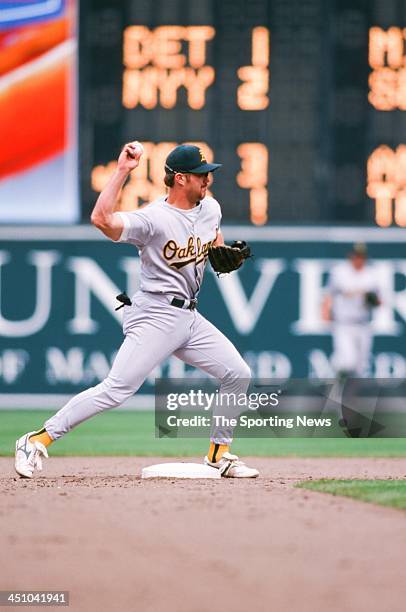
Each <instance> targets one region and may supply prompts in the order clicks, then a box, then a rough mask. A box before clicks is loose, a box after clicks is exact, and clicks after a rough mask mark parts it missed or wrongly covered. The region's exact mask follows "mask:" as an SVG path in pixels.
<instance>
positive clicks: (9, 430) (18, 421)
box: [0, 410, 406, 457]
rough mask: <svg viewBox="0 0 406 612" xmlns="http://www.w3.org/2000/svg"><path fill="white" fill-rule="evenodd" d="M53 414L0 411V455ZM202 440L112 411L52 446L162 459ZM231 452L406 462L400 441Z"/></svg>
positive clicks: (253, 444) (148, 418) (322, 442)
mask: <svg viewBox="0 0 406 612" xmlns="http://www.w3.org/2000/svg"><path fill="white" fill-rule="evenodd" d="M53 413H54V412H53V411H33V410H0V455H3V456H7V455H11V454H13V452H14V443H15V440H16V438H17V437H19V436H21V435H22V434H23V433H25V432H27V431H32V430H35V429H39V428H41V427H42V425H43V423H44V421H45V420H46V419H47V418H49V416H51V415H52V414H53ZM206 451H207V440H206V439H200V438H199V439H169V438H156V437H155V428H154V413H153V412H126V411H115V412H114V411H113V412H107V413H105V414H102V415H99V416H97V417H95V418H93V419H91V420H90V421H87V422H86V423H83V424H82V425H80V426H79V427H78V428H77V429H75V430H74V431H72V432H71V433H70V434H69V435H67V436H65V437H64V438H63V439H62V440H60V441H59V442H57V443H55V444H54V445H53V446H52V455H57V456H68V455H70V456H73V455H82V456H92V455H101V456H103V455H109V456H114V455H116V456H128V455H130V456H131V455H138V456H144V457H147V456H164V457H188V456H189V457H190V456H199V455H204V454H205V453H206ZM233 451H234V452H235V453H237V454H241V455H251V456H257V457H268V456H269V457H271V456H274V457H285V456H296V457H405V456H406V442H405V440H404V439H403V438H393V439H392V438H387V439H385V438H381V439H360V440H351V439H347V438H337V439H336V438H329V439H320V438H318V439H311V438H308V439H304V438H294V439H288V438H284V439H280V438H269V439H268V438H257V439H254V438H245V439H243V438H240V439H236V440H235V442H234V444H233Z"/></svg>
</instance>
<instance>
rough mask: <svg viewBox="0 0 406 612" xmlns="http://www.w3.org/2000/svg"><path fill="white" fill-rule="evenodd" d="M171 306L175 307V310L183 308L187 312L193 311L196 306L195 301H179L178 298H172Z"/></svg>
mask: <svg viewBox="0 0 406 612" xmlns="http://www.w3.org/2000/svg"><path fill="white" fill-rule="evenodd" d="M171 306H176V308H185V309H187V310H194V309H195V308H196V306H197V300H196V299H192V300H181V299H180V298H176V297H174V298H173V300H172V302H171Z"/></svg>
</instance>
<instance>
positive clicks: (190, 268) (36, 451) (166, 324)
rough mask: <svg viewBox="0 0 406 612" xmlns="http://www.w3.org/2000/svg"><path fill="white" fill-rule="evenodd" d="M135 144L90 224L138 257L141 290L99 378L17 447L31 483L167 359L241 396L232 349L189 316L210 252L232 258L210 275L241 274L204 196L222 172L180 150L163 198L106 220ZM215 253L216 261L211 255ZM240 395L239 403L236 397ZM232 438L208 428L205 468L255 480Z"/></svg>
mask: <svg viewBox="0 0 406 612" xmlns="http://www.w3.org/2000/svg"><path fill="white" fill-rule="evenodd" d="M142 152H143V149H142V145H140V143H137V142H132V143H128V144H126V145H125V146H124V147H123V149H122V151H121V154H120V156H119V158H118V164H117V168H116V170H115V172H114V174H113V175H112V177H111V179H110V180H109V182H108V184H107V185H106V187H105V188H104V189H103V191H102V192H101V194H100V195H99V198H98V199H97V202H96V204H95V207H94V210H93V213H92V216H91V221H92V223H93V224H94V225H95V226H96V227H98V228H99V229H100V230H101V231H102V232H103V233H104V234H105V235H106V236H107V237H108V238H110V239H111V240H113V241H115V242H125V243H129V244H132V245H134V246H135V247H137V249H138V250H139V253H140V259H141V274H140V290H139V291H138V292H137V293H136V294H135V295H134V296H132V299H131V300H130V299H128V300H127V302H128V303H127V305H126V306H125V307H124V317H123V331H124V334H125V338H124V342H123V344H122V345H121V347H120V349H119V351H118V353H117V356H116V358H115V360H114V363H113V366H112V368H111V371H110V373H109V374H108V376H107V378H106V379H105V380H103V381H102V382H101V383H100V384H98V385H96V386H95V387H92V388H90V389H87V390H86V391H83V392H82V393H79V394H78V395H76V396H75V397H73V398H72V399H71V400H70V401H69V402H68V403H67V404H66V405H65V406H63V407H62V408H61V410H59V412H57V413H56V414H55V415H54V416H52V417H51V418H50V419H49V420H48V421H46V423H45V424H44V427H43V429H41V430H39V431H34V432H29V433H26V434H25V435H23V436H22V437H21V438H19V439H18V440H17V442H16V455H15V468H16V471H17V472H18V474H20V476H23V477H26V478H31V477H32V476H33V474H34V471H35V469H41V468H42V459H43V457H48V453H47V447H48V446H49V445H50V444H51V443H52V442H54V441H55V440H59V438H61V437H62V436H64V435H65V434H66V433H68V432H69V431H70V430H71V429H73V428H74V427H76V426H77V425H79V424H80V423H82V422H83V421H86V420H87V419H89V418H91V417H92V416H94V415H96V414H99V413H100V412H103V411H104V410H109V409H110V408H114V407H115V406H119V405H120V404H122V403H123V402H124V401H125V400H126V399H127V398H129V397H131V396H132V395H133V393H135V392H136V391H137V390H138V389H139V387H140V386H141V385H142V383H143V382H144V380H145V378H146V377H147V376H148V375H149V374H150V372H151V371H152V370H153V369H154V367H156V366H157V365H158V364H159V363H161V362H162V361H163V360H164V359H166V358H167V357H169V356H170V355H176V356H177V357H179V358H180V359H182V360H183V361H184V362H186V363H188V364H190V365H192V366H195V367H198V368H200V369H201V370H203V371H204V372H206V373H207V374H209V375H211V376H213V377H215V378H217V379H219V380H220V382H221V385H220V394H221V393H229V394H233V393H235V394H236V396H239V394H240V393H245V392H246V390H247V388H248V384H249V379H250V377H251V373H250V369H249V367H248V365H247V364H246V363H245V361H244V360H243V359H242V357H241V355H240V354H239V353H238V351H237V350H236V348H235V347H234V346H233V344H232V343H231V342H230V340H228V338H226V337H225V336H224V335H223V334H222V333H221V332H220V331H219V330H218V329H217V328H216V327H214V325H212V324H211V323H210V322H209V321H207V320H206V319H205V318H204V317H203V316H202V315H201V314H200V313H199V312H198V311H197V309H196V305H197V295H198V293H199V290H200V286H201V283H202V279H203V273H204V269H205V266H206V263H207V259H208V256H209V254H210V253H214V254H216V255H218V254H220V259H221V255H222V253H223V252H224V253H225V255H226V258H227V259H230V257H231V259H234V258H235V261H233V262H232V263H231V265H228V263H227V262H226V264H227V265H224V266H223V267H222V266H220V267H219V268H217V270H218V271H227V272H228V271H231V270H232V269H237V268H238V267H240V265H241V264H242V262H243V260H244V256H243V255H240V254H239V249H238V248H233V247H227V246H225V245H224V241H223V238H222V235H221V232H220V220H221V210H220V205H219V203H218V202H217V201H216V200H215V199H214V198H212V197H208V196H206V189H207V185H208V181H209V173H211V172H213V171H215V170H217V168H219V167H220V166H221V164H215V163H208V162H207V160H206V159H205V156H204V154H203V152H202V150H201V149H199V148H198V147H197V146H194V145H180V146H178V147H176V148H175V149H174V150H173V151H172V152H171V153H170V154H169V155H168V157H167V159H166V164H165V179H164V180H165V184H166V186H167V187H168V188H169V189H168V194H167V195H164V196H162V197H159V198H158V199H157V200H155V201H154V202H152V203H150V204H149V205H148V206H146V207H144V208H142V209H141V210H137V211H134V212H114V210H115V206H116V203H117V198H118V196H119V194H120V191H121V188H122V187H123V185H124V183H125V181H126V179H127V177H128V175H129V174H130V172H131V171H133V170H135V168H137V166H138V165H139V161H140V158H141V155H142ZM217 249H218V253H216V251H217ZM237 394H238V395H237ZM231 442H232V430H230V429H227V428H224V429H223V430H212V436H211V440H210V447H209V451H208V453H207V456H206V457H205V459H204V461H205V463H206V464H207V465H210V466H212V467H215V468H218V469H219V470H220V472H221V474H222V475H223V476H225V477H231V478H255V477H256V476H258V471H257V470H255V469H253V468H249V467H248V466H247V465H245V463H243V462H242V461H240V460H239V458H238V457H237V456H236V455H233V454H231V453H230V452H229V447H230V444H231Z"/></svg>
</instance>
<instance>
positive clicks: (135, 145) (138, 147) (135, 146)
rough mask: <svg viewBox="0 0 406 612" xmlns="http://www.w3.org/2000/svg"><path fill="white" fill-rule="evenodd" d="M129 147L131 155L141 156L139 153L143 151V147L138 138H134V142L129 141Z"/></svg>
mask: <svg viewBox="0 0 406 612" xmlns="http://www.w3.org/2000/svg"><path fill="white" fill-rule="evenodd" d="M130 147H131V154H130V156H131V157H141V155H142V154H143V153H144V147H143V146H142V144H141V143H140V142H138V140H134V142H131V143H130Z"/></svg>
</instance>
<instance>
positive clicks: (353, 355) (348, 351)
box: [333, 323, 372, 378]
mask: <svg viewBox="0 0 406 612" xmlns="http://www.w3.org/2000/svg"><path fill="white" fill-rule="evenodd" d="M333 348H334V350H333V366H334V369H335V370H336V372H340V371H342V372H351V373H352V374H353V375H355V376H358V377H360V378H362V377H364V376H367V375H368V372H369V368H370V356H371V349H372V332H371V327H370V324H369V323H335V324H334V326H333Z"/></svg>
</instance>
